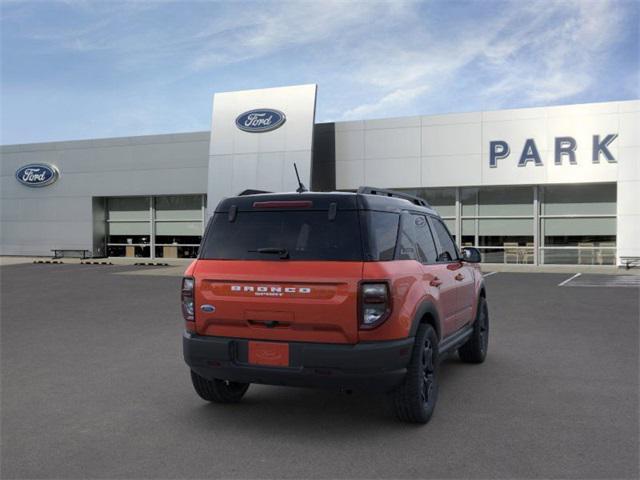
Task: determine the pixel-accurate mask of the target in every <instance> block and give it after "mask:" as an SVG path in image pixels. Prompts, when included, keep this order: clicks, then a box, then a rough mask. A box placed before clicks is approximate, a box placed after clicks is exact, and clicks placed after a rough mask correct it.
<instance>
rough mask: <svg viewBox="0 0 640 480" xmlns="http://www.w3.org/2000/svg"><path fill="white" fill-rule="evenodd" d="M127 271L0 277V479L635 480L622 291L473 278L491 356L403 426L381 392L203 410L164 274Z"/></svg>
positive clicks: (259, 397) (454, 377)
mask: <svg viewBox="0 0 640 480" xmlns="http://www.w3.org/2000/svg"><path fill="white" fill-rule="evenodd" d="M134 268H135V267H117V266H89V265H33V264H25V265H12V266H4V267H1V268H0V277H1V284H0V293H1V300H0V301H1V310H0V314H1V330H0V334H1V344H0V346H1V362H2V367H1V374H2V379H1V380H2V383H1V386H2V391H1V402H2V403H1V405H0V406H1V415H2V424H1V428H2V429H1V432H0V433H1V436H0V438H1V449H2V450H1V465H0V466H1V469H2V470H1V472H0V476H1V477H2V478H7V479H8V478H217V477H224V478H580V479H583V478H638V475H639V471H638V462H639V458H638V449H639V438H638V436H639V435H638V424H639V423H638V422H639V412H638V403H639V393H638V392H639V385H638V383H639V380H638V379H639V366H638V361H639V350H638V345H639V337H638V333H639V332H638V323H639V316H640V313H639V306H640V289H639V288H638V287H634V286H630V285H622V286H615V285H610V286H609V287H607V288H605V287H602V288H599V287H598V286H597V285H598V282H599V281H600V280H599V277H600V276H598V275H590V277H595V279H594V278H590V279H589V280H588V282H587V285H586V286H583V287H582V288H579V285H573V288H567V287H566V286H562V287H559V286H558V284H560V283H562V282H563V281H564V280H566V279H567V278H568V277H570V276H571V275H567V274H541V273H526V274H523V273H498V274H495V275H491V276H489V277H487V279H486V282H487V287H488V299H489V306H490V307H489V308H490V315H491V339H490V347H489V357H488V359H487V361H486V362H485V363H484V364H482V365H476V366H474V365H467V364H462V363H461V362H459V361H458V360H457V359H456V358H450V359H448V360H446V361H445V362H444V364H443V366H442V371H441V373H442V374H441V377H440V378H441V388H440V398H439V402H438V406H437V409H436V412H435V415H434V417H433V419H432V421H431V422H430V423H429V424H428V425H426V426H420V427H417V426H413V425H406V424H402V423H399V422H397V421H396V420H395V418H394V416H393V413H392V410H391V409H390V408H389V406H388V405H387V404H386V401H385V398H384V396H369V395H363V394H353V395H346V394H341V393H337V392H324V391H316V390H307V389H287V388H276V387H267V386H255V385H253V386H252V387H251V388H250V390H249V392H248V394H247V396H246V397H245V400H244V401H243V403H241V404H239V405H232V406H220V405H209V404H207V403H205V402H203V401H202V400H200V399H199V398H198V397H197V396H196V394H195V393H194V392H193V391H192V387H191V384H190V381H189V377H188V371H187V368H186V366H185V365H184V363H183V361H182V357H181V354H182V352H181V329H182V321H181V316H180V311H179V304H178V287H179V282H180V279H179V277H177V276H155V275H119V274H116V273H122V272H126V271H130V270H133V269H134ZM594 282H595V283H596V286H593V283H594ZM608 282H610V280H608ZM622 283H623V284H624V282H622ZM567 285H569V286H572V285H571V282H569V283H568V284H567Z"/></svg>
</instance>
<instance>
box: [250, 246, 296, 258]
mask: <svg viewBox="0 0 640 480" xmlns="http://www.w3.org/2000/svg"><path fill="white" fill-rule="evenodd" d="M249 252H252V253H256V252H257V253H269V254H273V255H280V258H281V259H283V260H285V259H287V258H289V251H288V250H287V249H286V248H279V247H265V248H259V249H257V250H249Z"/></svg>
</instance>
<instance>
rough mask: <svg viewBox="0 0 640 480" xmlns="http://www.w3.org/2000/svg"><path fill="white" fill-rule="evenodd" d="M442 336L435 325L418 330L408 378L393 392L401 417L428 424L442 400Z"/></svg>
mask: <svg viewBox="0 0 640 480" xmlns="http://www.w3.org/2000/svg"><path fill="white" fill-rule="evenodd" d="M437 370H438V336H437V335H436V332H435V330H434V329H433V327H432V326H431V325H427V324H422V325H420V327H419V328H418V332H417V334H416V340H415V344H414V346H413V351H412V352H411V360H410V362H409V367H408V368H407V376H406V377H405V379H404V382H403V383H402V385H400V386H399V387H398V388H397V389H396V390H395V391H394V392H393V401H394V406H395V410H396V415H397V417H398V418H399V419H400V420H402V421H404V422H410V423H427V422H428V421H429V420H430V419H431V416H432V415H433V410H434V409H435V406H436V401H437V399H438V377H437Z"/></svg>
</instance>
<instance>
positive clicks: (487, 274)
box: [482, 272, 498, 277]
mask: <svg viewBox="0 0 640 480" xmlns="http://www.w3.org/2000/svg"><path fill="white" fill-rule="evenodd" d="M496 273H498V272H489V273H485V274H483V275H482V276H483V277H490V276H491V275H495V274H496Z"/></svg>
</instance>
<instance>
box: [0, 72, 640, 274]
mask: <svg viewBox="0 0 640 480" xmlns="http://www.w3.org/2000/svg"><path fill="white" fill-rule="evenodd" d="M315 106H316V86H315V85H298V86H291V87H282V88H271V89H262V90H249V91H239V92H226V93H218V94H216V95H214V99H213V115H212V124H211V125H212V126H211V131H205V132H193V133H178V134H169V135H151V136H137V137H123V138H109V139H96V140H80V141H64V142H50V143H38V144H25V145H4V146H2V147H0V154H1V160H0V175H1V178H0V182H1V183H0V255H29V256H50V255H51V254H52V250H55V249H61V250H86V251H88V252H89V254H91V255H94V256H110V257H140V258H155V259H160V258H163V259H168V258H189V257H193V256H195V255H196V254H197V250H198V244H199V242H200V239H201V236H202V233H203V230H204V227H205V225H206V222H207V219H208V217H209V216H210V215H211V213H212V211H213V210H214V209H215V206H216V204H217V202H218V201H219V200H220V199H221V198H224V197H226V196H230V195H236V194H238V193H239V192H241V191H243V190H246V189H257V190H268V191H292V190H295V188H296V187H297V181H296V177H295V173H294V169H293V164H294V163H296V165H297V166H298V169H299V171H300V174H301V176H302V180H303V182H304V183H305V184H307V185H310V186H311V187H312V189H314V190H321V191H326V190H343V191H353V190H355V189H357V188H358V187H359V186H361V185H369V186H376V187H380V188H388V189H394V190H399V191H403V192H407V193H411V194H413V195H417V196H420V197H423V198H425V199H426V200H427V201H428V202H429V203H430V204H431V205H432V206H433V207H434V208H435V209H436V210H438V212H439V213H440V214H441V215H442V217H443V218H444V219H445V220H446V223H447V225H448V227H449V229H450V230H451V232H452V234H453V235H454V236H455V238H456V241H457V243H458V244H459V245H460V246H476V247H478V248H479V249H480V250H481V251H482V252H483V257H484V261H486V262H489V263H512V264H540V265H543V264H582V265H616V264H618V265H620V264H621V258H623V257H632V256H636V257H640V100H632V101H621V102H606V103H592V104H581V105H565V106H556V107H544V108H526V109H515V110H500V111H483V112H471V113H455V114H448V115H425V116H412V117H402V118H387V119H379V120H358V121H347V122H333V123H316V122H315Z"/></svg>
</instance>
